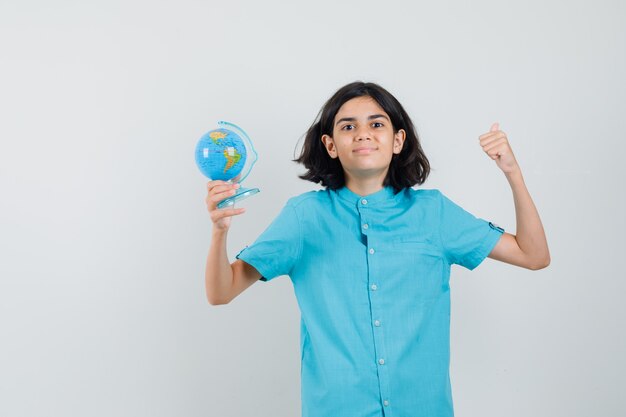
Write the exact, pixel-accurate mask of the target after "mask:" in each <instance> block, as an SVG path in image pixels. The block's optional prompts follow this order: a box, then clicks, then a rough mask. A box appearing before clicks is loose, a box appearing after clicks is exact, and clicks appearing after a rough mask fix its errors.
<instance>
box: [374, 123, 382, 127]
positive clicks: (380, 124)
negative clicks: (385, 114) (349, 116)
mask: <svg viewBox="0 0 626 417" xmlns="http://www.w3.org/2000/svg"><path fill="white" fill-rule="evenodd" d="M374 124H375V125H380V126H375V127H383V124H382V123H381V122H374Z"/></svg>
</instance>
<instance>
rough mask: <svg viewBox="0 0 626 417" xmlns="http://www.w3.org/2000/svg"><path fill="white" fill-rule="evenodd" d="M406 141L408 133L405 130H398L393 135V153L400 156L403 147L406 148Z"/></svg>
mask: <svg viewBox="0 0 626 417" xmlns="http://www.w3.org/2000/svg"><path fill="white" fill-rule="evenodd" d="M405 139H406V132H405V131H404V129H400V130H398V131H397V132H396V133H395V134H394V135H393V153H395V154H399V153H400V152H402V146H404V140H405Z"/></svg>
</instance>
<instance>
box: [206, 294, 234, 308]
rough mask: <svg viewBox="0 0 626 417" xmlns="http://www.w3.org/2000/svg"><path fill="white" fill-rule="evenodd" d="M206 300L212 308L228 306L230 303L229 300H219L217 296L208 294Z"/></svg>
mask: <svg viewBox="0 0 626 417" xmlns="http://www.w3.org/2000/svg"><path fill="white" fill-rule="evenodd" d="M206 299H207V301H208V302H209V304H210V305H212V306H221V305H226V304H228V303H229V302H230V301H229V300H225V299H223V298H218V297H215V296H213V295H211V294H208V293H207V295H206Z"/></svg>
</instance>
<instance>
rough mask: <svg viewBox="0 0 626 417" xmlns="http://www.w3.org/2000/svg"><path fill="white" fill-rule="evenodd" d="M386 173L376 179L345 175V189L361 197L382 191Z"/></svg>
mask: <svg viewBox="0 0 626 417" xmlns="http://www.w3.org/2000/svg"><path fill="white" fill-rule="evenodd" d="M386 175H387V172H385V173H384V175H382V176H376V177H361V178H359V177H353V176H351V175H346V187H347V188H348V189H349V190H350V191H352V192H353V193H355V194H357V195H360V196H361V197H363V196H366V195H370V194H374V193H375V192H377V191H380V190H382V189H383V181H384V179H385V176H386Z"/></svg>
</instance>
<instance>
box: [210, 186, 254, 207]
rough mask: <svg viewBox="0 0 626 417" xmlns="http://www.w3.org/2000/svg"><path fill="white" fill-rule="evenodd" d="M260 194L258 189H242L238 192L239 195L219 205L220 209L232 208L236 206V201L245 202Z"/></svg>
mask: <svg viewBox="0 0 626 417" xmlns="http://www.w3.org/2000/svg"><path fill="white" fill-rule="evenodd" d="M258 192H259V189H258V188H240V189H238V190H237V193H236V194H235V195H233V196H232V197H228V198H226V199H224V200H222V201H220V202H219V203H218V204H217V208H218V209H223V208H227V207H232V206H234V205H235V202H236V201H240V200H243V199H245V198H248V197H250V196H253V195H255V194H256V193H258Z"/></svg>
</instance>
